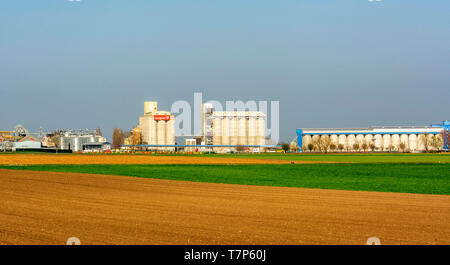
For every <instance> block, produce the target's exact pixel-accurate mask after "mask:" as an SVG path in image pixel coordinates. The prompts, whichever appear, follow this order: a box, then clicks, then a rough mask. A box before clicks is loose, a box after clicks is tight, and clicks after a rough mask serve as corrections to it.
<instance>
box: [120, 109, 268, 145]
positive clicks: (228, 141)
mask: <svg viewBox="0 0 450 265" xmlns="http://www.w3.org/2000/svg"><path fill="white" fill-rule="evenodd" d="M201 115H202V117H201V120H202V134H201V135H191V136H190V137H187V138H186V136H184V137H183V138H181V137H180V141H182V142H176V137H175V122H174V121H175V117H174V115H172V114H171V113H170V112H169V111H160V110H158V102H154V101H147V102H144V115H143V116H141V117H140V118H139V126H138V127H137V128H135V129H134V131H140V132H141V134H142V142H141V143H137V144H136V143H134V144H127V145H125V147H138V148H141V149H142V148H143V149H145V150H151V151H169V152H170V151H187V152H199V151H203V152H219V153H222V152H234V151H238V149H242V150H243V151H248V152H262V151H264V150H265V149H266V148H274V147H276V146H274V145H267V144H266V138H265V128H266V123H265V121H266V115H265V114H264V113H262V112H257V111H247V112H240V111H236V112H234V111H225V112H224V111H215V110H214V108H213V106H212V105H211V104H202V114H201ZM126 142H127V143H131V142H134V141H131V140H126Z"/></svg>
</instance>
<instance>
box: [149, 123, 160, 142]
mask: <svg viewBox="0 0 450 265" xmlns="http://www.w3.org/2000/svg"><path fill="white" fill-rule="evenodd" d="M149 123H150V126H149V131H150V141H149V143H148V144H158V141H157V138H158V136H157V131H158V128H157V126H158V124H157V122H156V121H155V119H154V118H153V117H151V118H150V119H149Z"/></svg>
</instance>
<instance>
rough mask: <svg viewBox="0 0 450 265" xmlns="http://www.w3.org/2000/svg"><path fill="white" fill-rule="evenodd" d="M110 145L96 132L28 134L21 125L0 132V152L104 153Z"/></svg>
mask: <svg viewBox="0 0 450 265" xmlns="http://www.w3.org/2000/svg"><path fill="white" fill-rule="evenodd" d="M110 149H111V144H110V143H108V142H107V141H106V138H105V137H103V136H101V134H100V133H99V131H98V130H95V131H89V130H87V129H86V130H79V131H77V130H56V131H53V132H44V131H43V129H42V128H41V129H40V131H39V133H30V132H29V131H28V130H27V129H26V128H25V127H23V126H22V125H17V126H15V127H14V130H13V131H1V132H0V152H5V151H36V152H56V150H58V152H63V153H72V152H106V151H108V150H110Z"/></svg>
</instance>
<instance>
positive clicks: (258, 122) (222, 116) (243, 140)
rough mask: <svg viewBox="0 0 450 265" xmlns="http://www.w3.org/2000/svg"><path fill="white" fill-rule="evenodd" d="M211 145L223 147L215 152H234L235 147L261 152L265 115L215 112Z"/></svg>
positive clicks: (263, 139)
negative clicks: (246, 147) (248, 147)
mask: <svg viewBox="0 0 450 265" xmlns="http://www.w3.org/2000/svg"><path fill="white" fill-rule="evenodd" d="M211 119H212V124H213V143H214V145H224V146H222V147H215V149H216V151H219V152H220V151H224V150H235V149H236V146H239V145H242V146H250V147H251V148H255V149H258V150H259V151H262V149H263V148H261V147H260V146H261V145H265V132H266V131H265V129H266V123H265V114H264V113H262V112H244V111H238V112H233V111H215V112H213V114H212V116H211Z"/></svg>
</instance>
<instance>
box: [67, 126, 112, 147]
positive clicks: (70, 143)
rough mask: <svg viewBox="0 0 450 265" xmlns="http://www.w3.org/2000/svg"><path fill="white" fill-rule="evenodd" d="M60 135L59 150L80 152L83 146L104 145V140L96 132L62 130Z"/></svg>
mask: <svg viewBox="0 0 450 265" xmlns="http://www.w3.org/2000/svg"><path fill="white" fill-rule="evenodd" d="M59 133H60V144H59V149H61V150H71V151H72V152H82V151H83V145H85V144H89V143H105V142H106V138H104V137H103V136H101V135H99V134H98V133H97V131H89V130H87V129H86V130H80V131H78V132H77V131H75V130H62V131H59Z"/></svg>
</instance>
